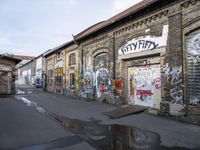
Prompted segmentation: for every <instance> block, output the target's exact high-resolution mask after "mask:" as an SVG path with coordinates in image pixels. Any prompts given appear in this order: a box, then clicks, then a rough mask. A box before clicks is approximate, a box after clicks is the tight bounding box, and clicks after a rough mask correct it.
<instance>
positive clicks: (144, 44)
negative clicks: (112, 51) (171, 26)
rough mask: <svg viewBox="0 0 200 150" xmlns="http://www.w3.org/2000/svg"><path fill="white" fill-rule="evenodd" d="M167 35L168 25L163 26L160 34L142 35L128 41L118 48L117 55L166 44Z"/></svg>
mask: <svg viewBox="0 0 200 150" xmlns="http://www.w3.org/2000/svg"><path fill="white" fill-rule="evenodd" d="M167 37H168V25H164V26H163V32H162V36H159V37H158V36H150V35H148V36H142V37H138V38H135V39H132V40H130V41H128V42H127V43H126V44H125V45H124V46H122V47H121V48H120V49H119V50H118V54H119V55H126V54H131V53H135V52H141V51H146V50H153V49H156V48H158V47H162V46H166V44H167Z"/></svg>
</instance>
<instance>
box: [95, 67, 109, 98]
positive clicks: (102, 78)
mask: <svg viewBox="0 0 200 150" xmlns="http://www.w3.org/2000/svg"><path fill="white" fill-rule="evenodd" d="M110 90H111V80H110V78H109V71H108V69H106V68H100V69H99V70H97V71H96V92H97V97H98V98H99V97H100V96H101V95H102V94H103V93H104V92H107V91H110Z"/></svg>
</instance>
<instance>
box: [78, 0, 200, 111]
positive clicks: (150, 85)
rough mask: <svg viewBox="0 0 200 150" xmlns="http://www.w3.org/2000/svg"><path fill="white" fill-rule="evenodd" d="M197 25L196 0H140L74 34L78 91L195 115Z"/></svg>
mask: <svg viewBox="0 0 200 150" xmlns="http://www.w3.org/2000/svg"><path fill="white" fill-rule="evenodd" d="M199 29H200V1H199V0H168V1H161V0H143V1H142V2H140V3H138V4H136V5H134V6H132V7H130V8H129V9H127V10H125V11H123V12H121V13H119V14H117V15H116V16H113V17H111V18H109V19H107V20H105V21H102V22H99V23H97V24H95V25H93V26H91V27H89V28H88V29H86V30H84V31H83V32H81V33H79V34H78V35H76V36H75V40H76V42H77V43H78V46H79V58H80V61H79V62H80V66H82V67H81V68H80V72H81V73H82V76H83V88H82V94H81V96H84V97H88V98H96V99H98V100H99V101H102V100H106V101H108V102H109V103H117V104H118V103H128V104H138V105H144V106H149V107H152V108H155V109H164V110H166V111H167V112H170V114H173V115H179V114H182V112H183V111H182V110H186V111H189V112H188V114H189V113H190V112H197V114H196V115H198V111H199V108H198V107H199V103H200V94H199V93H200V69H199V68H200V30H199ZM194 110H196V111H194ZM184 112H185V111H184Z"/></svg>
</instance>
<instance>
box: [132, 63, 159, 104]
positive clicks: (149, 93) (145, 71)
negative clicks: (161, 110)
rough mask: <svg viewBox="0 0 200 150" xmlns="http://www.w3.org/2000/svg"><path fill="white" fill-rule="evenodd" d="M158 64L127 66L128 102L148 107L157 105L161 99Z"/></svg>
mask: <svg viewBox="0 0 200 150" xmlns="http://www.w3.org/2000/svg"><path fill="white" fill-rule="evenodd" d="M160 75H161V74H160V65H145V66H137V67H129V68H128V88H129V92H128V102H129V103H130V104H138V105H143V106H149V107H159V104H158V103H157V102H158V101H160V99H161V90H160V88H161V78H160Z"/></svg>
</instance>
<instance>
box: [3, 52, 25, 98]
mask: <svg viewBox="0 0 200 150" xmlns="http://www.w3.org/2000/svg"><path fill="white" fill-rule="evenodd" d="M20 61H21V60H19V59H16V58H13V57H10V56H5V55H0V95H1V94H12V93H15V73H14V71H15V65H16V64H18V63H19V62H20Z"/></svg>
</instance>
